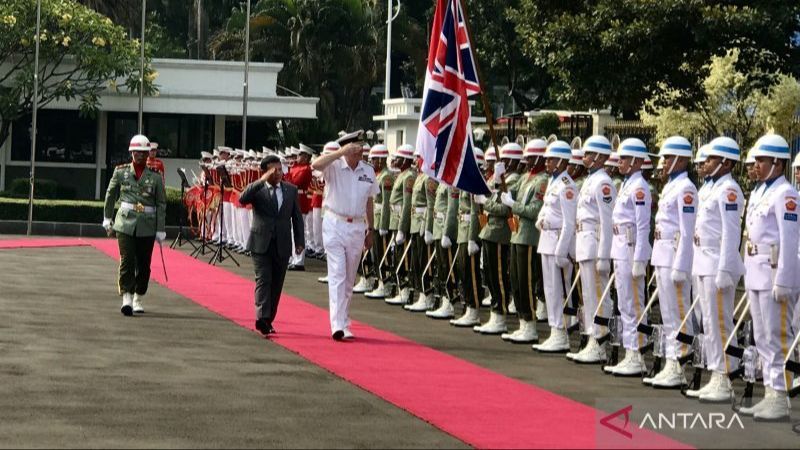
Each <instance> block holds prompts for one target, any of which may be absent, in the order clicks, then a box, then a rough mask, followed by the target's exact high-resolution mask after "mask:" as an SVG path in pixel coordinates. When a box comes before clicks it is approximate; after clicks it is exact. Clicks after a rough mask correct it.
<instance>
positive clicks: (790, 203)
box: [786, 197, 797, 211]
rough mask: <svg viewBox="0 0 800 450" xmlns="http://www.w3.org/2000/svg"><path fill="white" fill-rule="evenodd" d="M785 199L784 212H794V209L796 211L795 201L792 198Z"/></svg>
mask: <svg viewBox="0 0 800 450" xmlns="http://www.w3.org/2000/svg"><path fill="white" fill-rule="evenodd" d="M786 199H787V200H786V210H787V211H794V210H795V209H797V202H796V201H795V199H794V198H791V197H786Z"/></svg>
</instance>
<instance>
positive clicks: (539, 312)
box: [536, 300, 547, 322]
mask: <svg viewBox="0 0 800 450" xmlns="http://www.w3.org/2000/svg"><path fill="white" fill-rule="evenodd" d="M536 321H537V322H547V307H546V306H545V304H544V302H543V301H541V300H539V301H537V302H536Z"/></svg>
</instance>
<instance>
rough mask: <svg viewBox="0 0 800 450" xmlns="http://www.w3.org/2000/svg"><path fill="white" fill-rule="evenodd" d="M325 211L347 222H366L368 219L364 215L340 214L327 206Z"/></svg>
mask: <svg viewBox="0 0 800 450" xmlns="http://www.w3.org/2000/svg"><path fill="white" fill-rule="evenodd" d="M325 212H328V213H330V214H331V215H332V216H333V217H335V218H337V219H339V220H342V221H344V222H347V223H363V222H366V219H365V218H364V217H363V216H362V217H350V216H345V215H344V214H339V213H337V212H334V211H332V210H330V209H328V208H325Z"/></svg>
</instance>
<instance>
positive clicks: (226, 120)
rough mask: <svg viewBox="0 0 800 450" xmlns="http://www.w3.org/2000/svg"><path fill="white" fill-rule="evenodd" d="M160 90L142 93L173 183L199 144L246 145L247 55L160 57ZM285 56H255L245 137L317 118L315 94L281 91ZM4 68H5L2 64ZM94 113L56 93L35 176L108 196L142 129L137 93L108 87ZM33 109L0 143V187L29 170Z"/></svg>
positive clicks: (87, 194)
mask: <svg viewBox="0 0 800 450" xmlns="http://www.w3.org/2000/svg"><path fill="white" fill-rule="evenodd" d="M152 64H153V68H154V69H155V70H156V71H157V72H158V78H157V79H156V80H155V83H156V85H157V86H158V89H159V93H158V95H157V96H154V97H145V99H144V124H143V127H144V133H145V134H146V135H147V136H148V137H149V138H150V140H151V141H153V142H158V143H159V150H160V152H162V153H164V154H166V155H167V156H166V157H162V158H161V159H162V161H163V162H164V165H165V167H166V177H167V185H168V186H173V187H178V186H180V180H179V178H178V175H177V173H176V169H177V168H178V167H185V168H186V169H187V171H188V170H189V169H194V170H195V172H197V169H196V168H197V162H198V160H199V158H200V152H201V151H209V150H211V149H212V148H214V147H216V146H219V145H228V146H230V147H241V146H242V138H241V135H242V119H241V117H242V97H243V95H242V86H243V81H244V63H243V62H228V61H195V60H174V59H155V60H153V62H152ZM282 68H283V65H282V64H275V63H250V77H249V84H250V86H249V95H248V104H247V115H248V121H247V135H248V137H247V142H248V146H249V147H250V148H254V149H260V148H261V146H262V145H265V144H266V142H265V141H264V137H265V136H266V135H267V130H268V129H271V130H274V128H273V127H274V121H275V120H277V119H316V117H317V116H316V105H317V102H318V99H317V98H308V97H286V96H278V94H277V87H278V85H277V83H278V72H279V71H280V70H281V69H282ZM0 72H2V70H0ZM100 103H101V106H100V111H99V114H98V115H97V117H96V118H94V119H89V118H83V117H81V116H80V115H79V114H78V104H79V103H78V102H77V101H58V102H53V103H51V104H49V105H48V106H47V107H46V108H45V109H43V110H40V111H39V117H38V129H39V133H38V138H37V149H36V150H37V151H36V160H37V163H36V178H37V179H52V180H55V181H56V182H58V184H59V185H63V186H69V187H72V188H74V189H75V190H76V191H77V194H78V196H79V197H81V198H91V197H94V198H102V197H103V196H104V195H105V186H106V183H107V180H108V177H109V176H110V174H111V171H112V170H113V168H114V167H115V166H116V165H117V164H120V163H122V162H127V161H129V160H130V156H129V154H128V141H129V140H130V138H131V137H132V136H133V135H134V134H136V132H137V128H138V126H137V122H138V120H137V112H138V110H139V99H138V96H137V95H136V94H131V93H117V92H114V91H113V90H111V89H109V90H107V91H106V92H105V93H104V94H103V95H102V96H101V98H100ZM30 122H31V121H30V116H28V117H25V118H22V119H20V120H18V121H17V122H15V123H14V125H12V130H11V137H10V138H9V139H7V140H6V142H5V143H4V144H3V146H2V147H0V190H5V189H8V187H9V185H10V183H11V180H14V179H17V178H28V176H29V170H30Z"/></svg>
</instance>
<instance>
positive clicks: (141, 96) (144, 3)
mask: <svg viewBox="0 0 800 450" xmlns="http://www.w3.org/2000/svg"><path fill="white" fill-rule="evenodd" d="M146 16H147V0H142V36H141V48H140V53H139V133H138V134H142V132H143V131H142V130H143V128H144V126H143V123H144V26H145V20H146Z"/></svg>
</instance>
